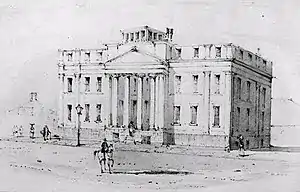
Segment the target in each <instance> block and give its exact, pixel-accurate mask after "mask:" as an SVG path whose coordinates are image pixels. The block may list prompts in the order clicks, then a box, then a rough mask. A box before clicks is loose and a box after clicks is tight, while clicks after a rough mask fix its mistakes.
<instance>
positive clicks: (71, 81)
mask: <svg viewBox="0 0 300 192" xmlns="http://www.w3.org/2000/svg"><path fill="white" fill-rule="evenodd" d="M72 86H73V79H72V78H68V92H72Z"/></svg>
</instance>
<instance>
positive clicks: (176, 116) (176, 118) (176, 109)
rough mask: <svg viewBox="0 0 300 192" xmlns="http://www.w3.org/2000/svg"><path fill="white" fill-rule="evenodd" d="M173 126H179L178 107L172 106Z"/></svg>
mask: <svg viewBox="0 0 300 192" xmlns="http://www.w3.org/2000/svg"><path fill="white" fill-rule="evenodd" d="M174 124H176V125H179V124H180V106H174Z"/></svg>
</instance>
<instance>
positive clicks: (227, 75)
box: [220, 71, 233, 135]
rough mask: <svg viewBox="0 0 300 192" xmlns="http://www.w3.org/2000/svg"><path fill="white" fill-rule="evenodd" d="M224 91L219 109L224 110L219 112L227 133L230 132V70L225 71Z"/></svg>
mask: <svg viewBox="0 0 300 192" xmlns="http://www.w3.org/2000/svg"><path fill="white" fill-rule="evenodd" d="M224 81H225V91H224V95H225V96H224V99H225V101H224V103H225V105H224V109H221V111H224V112H223V113H222V112H221V114H222V115H221V116H220V117H221V118H224V124H225V130H224V131H225V134H226V135H229V134H230V127H231V121H230V119H231V114H230V111H231V89H232V88H233V87H232V86H231V84H232V82H231V72H230V71H228V72H225V80H224Z"/></svg>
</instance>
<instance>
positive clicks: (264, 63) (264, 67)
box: [263, 60, 267, 69]
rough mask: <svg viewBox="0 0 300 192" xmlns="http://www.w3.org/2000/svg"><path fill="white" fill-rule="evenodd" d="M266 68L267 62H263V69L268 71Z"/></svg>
mask: <svg viewBox="0 0 300 192" xmlns="http://www.w3.org/2000/svg"><path fill="white" fill-rule="evenodd" d="M266 68H267V61H266V60H263V69H266Z"/></svg>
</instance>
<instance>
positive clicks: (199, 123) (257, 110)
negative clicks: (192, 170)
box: [58, 26, 272, 149]
mask: <svg viewBox="0 0 300 192" xmlns="http://www.w3.org/2000/svg"><path fill="white" fill-rule="evenodd" d="M121 33H122V37H123V38H122V40H121V41H120V42H119V43H112V44H105V45H103V46H102V47H99V48H98V49H72V50H59V61H58V67H59V72H58V75H59V79H60V83H61V85H60V94H59V101H60V102H59V125H60V127H59V130H60V134H61V135H62V136H64V137H76V133H77V122H78V118H77V113H76V110H75V107H76V106H77V104H80V105H81V106H83V108H84V110H83V113H82V115H81V117H80V122H81V133H82V138H84V139H89V140H94V139H95V140H99V139H101V138H103V137H106V138H107V139H109V140H119V141H124V140H125V141H126V140H128V139H129V138H130V137H129V136H128V125H129V124H130V123H131V124H133V125H134V127H135V128H136V131H135V133H134V138H135V140H138V141H141V142H151V143H164V144H167V143H168V144H180V145H196V146H209V147H226V146H230V147H231V148H232V149H234V148H236V147H237V145H236V137H237V136H238V135H239V134H242V135H243V136H244V137H245V145H246V147H247V148H260V147H268V146H269V144H270V123H271V122H270V120H271V84H272V62H270V61H267V60H266V59H264V58H262V57H261V56H260V55H258V54H254V53H252V52H250V51H247V50H244V49H243V48H241V47H239V46H235V45H233V44H220V45H213V44H206V45H192V46H180V45H177V44H175V43H173V41H172V39H173V29H170V28H167V30H166V32H163V31H159V30H156V29H153V28H150V27H148V26H144V27H139V28H133V29H127V30H123V31H121Z"/></svg>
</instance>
